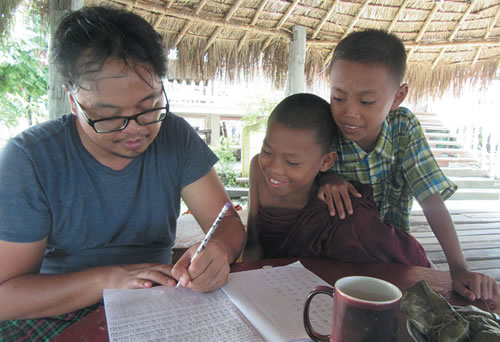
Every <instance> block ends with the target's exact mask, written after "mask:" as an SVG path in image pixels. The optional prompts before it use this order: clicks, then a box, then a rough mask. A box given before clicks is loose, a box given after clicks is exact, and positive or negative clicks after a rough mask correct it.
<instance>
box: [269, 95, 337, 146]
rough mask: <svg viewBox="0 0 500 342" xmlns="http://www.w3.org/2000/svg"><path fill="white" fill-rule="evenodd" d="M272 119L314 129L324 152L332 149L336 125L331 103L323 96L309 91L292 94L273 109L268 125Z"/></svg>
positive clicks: (298, 127)
mask: <svg viewBox="0 0 500 342" xmlns="http://www.w3.org/2000/svg"><path fill="white" fill-rule="evenodd" d="M272 121H275V122H278V123H280V124H281V125H283V126H285V127H287V128H291V129H303V130H314V131H315V132H316V139H317V141H318V144H320V145H321V147H322V149H323V153H327V152H330V151H332V144H333V139H334V138H335V134H336V133H335V132H336V126H335V122H334V121H333V117H332V114H331V111H330V105H329V103H328V102H327V101H325V100H324V99H322V98H321V97H319V96H317V95H314V94H308V93H300V94H294V95H290V96H288V97H286V98H285V99H284V100H282V101H281V102H280V103H279V104H278V105H277V106H276V107H275V108H274V109H273V111H272V112H271V115H270V116H269V121H268V125H270V124H271V122H272Z"/></svg>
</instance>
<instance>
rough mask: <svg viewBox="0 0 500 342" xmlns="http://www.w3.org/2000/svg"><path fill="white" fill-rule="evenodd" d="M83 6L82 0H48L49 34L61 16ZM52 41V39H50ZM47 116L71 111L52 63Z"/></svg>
mask: <svg viewBox="0 0 500 342" xmlns="http://www.w3.org/2000/svg"><path fill="white" fill-rule="evenodd" d="M82 6H83V0H50V1H49V25H50V36H51V37H52V38H53V37H54V34H55V32H56V29H57V26H58V25H59V21H60V20H61V18H62V17H63V16H64V15H65V14H66V13H68V12H69V11H71V10H75V9H78V8H80V7H82ZM51 41H53V39H51ZM48 95H49V118H50V119H55V118H57V117H59V116H61V115H64V114H69V113H70V112H71V109H70V105H69V100H68V97H67V96H66V92H65V91H64V89H63V87H62V77H61V75H60V74H59V72H58V71H57V68H56V66H55V65H54V64H52V63H51V62H50V64H49V86H48Z"/></svg>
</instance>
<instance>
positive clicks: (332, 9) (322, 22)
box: [311, 0, 339, 39]
mask: <svg viewBox="0 0 500 342" xmlns="http://www.w3.org/2000/svg"><path fill="white" fill-rule="evenodd" d="M338 3H339V0H335V1H334V2H333V4H332V6H331V7H330V9H329V10H328V12H327V13H326V15H325V16H324V17H323V19H321V22H320V23H319V24H318V25H317V26H316V28H315V29H314V32H313V34H312V35H311V39H316V36H317V35H318V33H319V31H321V28H322V27H323V25H325V23H326V21H327V20H328V19H329V18H330V17H331V15H332V13H333V11H335V8H336V7H337V5H338Z"/></svg>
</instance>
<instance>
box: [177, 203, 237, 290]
mask: <svg viewBox="0 0 500 342" xmlns="http://www.w3.org/2000/svg"><path fill="white" fill-rule="evenodd" d="M230 206H231V204H230V203H229V202H228V203H226V204H225V205H224V206H223V207H222V210H221V211H220V213H219V215H217V218H216V219H215V221H214V223H213V224H212V226H211V227H210V229H209V230H208V232H207V234H206V236H205V238H204V239H203V241H202V242H201V243H200V244H198V245H193V246H191V247H190V248H189V249H188V251H187V252H186V253H184V255H183V256H182V257H181V258H180V259H179V261H177V263H176V264H175V266H174V268H173V269H172V276H173V277H174V278H176V279H178V283H177V287H179V286H180V285H181V286H183V287H188V288H191V289H193V290H195V291H197V292H209V291H213V290H215V289H217V288H219V287H221V286H222V285H224V284H225V283H226V282H227V277H228V274H229V264H230V263H231V261H230V256H229V255H230V254H229V251H227V250H226V248H225V247H224V245H223V244H222V243H220V242H219V241H217V239H212V236H213V234H214V233H215V231H216V230H217V228H218V226H219V224H220V222H221V221H222V219H223V217H224V215H225V214H226V212H227V210H228V209H229V208H230ZM202 253H203V258H198V256H199V255H201V254H202Z"/></svg>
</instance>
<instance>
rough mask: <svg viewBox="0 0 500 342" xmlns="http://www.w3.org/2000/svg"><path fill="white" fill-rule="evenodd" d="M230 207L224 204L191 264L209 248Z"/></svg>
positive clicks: (179, 284) (228, 204)
mask: <svg viewBox="0 0 500 342" xmlns="http://www.w3.org/2000/svg"><path fill="white" fill-rule="evenodd" d="M230 206H231V204H230V203H229V202H226V204H224V206H223V207H222V210H221V211H220V213H219V215H217V218H216V219H215V221H214V223H213V224H212V227H210V229H209V230H208V233H207V235H205V237H204V238H203V241H202V242H201V244H200V246H198V249H197V250H196V252H195V253H194V255H193V257H192V258H191V262H193V260H194V259H195V258H196V257H197V256H198V255H200V253H201V252H202V251H203V250H204V249H205V247H206V246H207V243H208V241H210V238H211V237H212V235H213V234H214V232H215V230H216V229H217V227H218V226H219V223H220V221H222V218H223V217H224V215H226V212H227V210H228V209H229V207H230ZM179 286H181V283H180V282H178V283H177V285H176V286H175V287H176V288H178V287H179Z"/></svg>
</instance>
